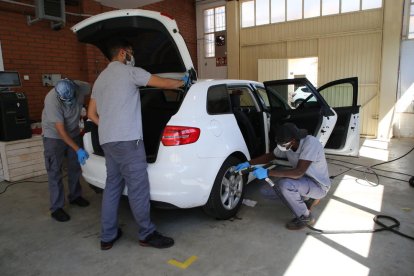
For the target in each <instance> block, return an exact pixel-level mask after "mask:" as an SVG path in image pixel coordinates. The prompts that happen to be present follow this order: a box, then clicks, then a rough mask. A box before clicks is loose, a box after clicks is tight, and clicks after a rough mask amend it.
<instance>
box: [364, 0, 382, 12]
mask: <svg viewBox="0 0 414 276" xmlns="http://www.w3.org/2000/svg"><path fill="white" fill-rule="evenodd" d="M381 5H382V0H362V9H363V10H369V9H377V8H381Z"/></svg>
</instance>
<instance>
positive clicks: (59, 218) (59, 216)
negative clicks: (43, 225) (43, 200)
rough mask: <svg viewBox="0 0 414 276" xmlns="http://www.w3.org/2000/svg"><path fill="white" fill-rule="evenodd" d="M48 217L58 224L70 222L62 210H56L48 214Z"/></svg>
mask: <svg viewBox="0 0 414 276" xmlns="http://www.w3.org/2000/svg"><path fill="white" fill-rule="evenodd" d="M50 216H51V217H52V218H54V219H55V220H57V221H60V222H65V221H68V220H70V216H69V215H68V214H67V213H66V212H65V211H63V209H62V208H59V209H56V210H55V211H54V212H52V213H51V214H50Z"/></svg>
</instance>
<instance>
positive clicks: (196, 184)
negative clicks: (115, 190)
mask: <svg viewBox="0 0 414 276" xmlns="http://www.w3.org/2000/svg"><path fill="white" fill-rule="evenodd" d="M159 158H160V156H159ZM193 161H194V160H193ZM223 161H224V160H217V159H216V158H205V159H198V160H197V161H194V162H185V163H184V162H159V163H158V164H157V163H154V164H148V169H147V171H148V177H149V181H150V196H151V200H152V201H157V202H163V203H167V204H171V205H174V206H177V207H179V208H192V207H199V206H203V205H205V204H206V202H207V200H208V198H209V196H210V191H211V188H212V186H213V184H214V180H215V177H216V175H217V172H218V170H219V169H220V166H221V164H222V163H223ZM159 164H167V165H164V166H162V165H159ZM217 164H219V165H220V166H218V168H217ZM202 168H209V169H202ZM82 175H83V177H84V178H85V180H86V181H87V182H88V183H89V184H91V185H94V186H96V187H99V188H102V189H103V188H105V180H106V168H105V159H104V157H102V156H97V155H95V154H90V157H89V159H88V160H87V162H86V165H84V166H82ZM123 194H125V195H127V194H128V190H127V188H125V190H124V192H123Z"/></svg>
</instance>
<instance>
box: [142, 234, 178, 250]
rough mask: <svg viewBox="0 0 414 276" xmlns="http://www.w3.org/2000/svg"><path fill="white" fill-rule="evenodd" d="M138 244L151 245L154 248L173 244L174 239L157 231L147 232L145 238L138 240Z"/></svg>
mask: <svg viewBox="0 0 414 276" xmlns="http://www.w3.org/2000/svg"><path fill="white" fill-rule="evenodd" d="M139 244H140V245H141V246H152V247H155V248H168V247H171V246H173V245H174V240H173V239H172V238H169V237H164V236H163V235H161V234H160V233H158V232H157V231H154V232H152V234H149V235H148V236H147V237H146V238H145V240H140V241H139Z"/></svg>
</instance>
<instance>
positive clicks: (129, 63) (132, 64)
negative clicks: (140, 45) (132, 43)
mask: <svg viewBox="0 0 414 276" xmlns="http://www.w3.org/2000/svg"><path fill="white" fill-rule="evenodd" d="M127 54H128V56H129V60H128V58H125V64H126V65H129V66H132V67H134V66H135V58H134V56H133V55H131V54H129V53H127Z"/></svg>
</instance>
